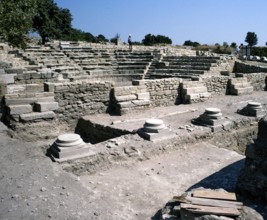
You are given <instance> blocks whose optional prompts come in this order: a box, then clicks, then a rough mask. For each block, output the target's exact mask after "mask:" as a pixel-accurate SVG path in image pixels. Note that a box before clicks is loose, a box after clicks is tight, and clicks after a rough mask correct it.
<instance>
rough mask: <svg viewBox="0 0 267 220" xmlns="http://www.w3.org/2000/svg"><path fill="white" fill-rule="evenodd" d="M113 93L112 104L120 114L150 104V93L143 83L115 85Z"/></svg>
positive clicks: (146, 106)
mask: <svg viewBox="0 0 267 220" xmlns="http://www.w3.org/2000/svg"><path fill="white" fill-rule="evenodd" d="M111 94H112V97H111V106H112V108H113V112H114V113H115V114H118V115H123V114H126V113H128V112H133V111H136V110H141V109H145V108H148V107H149V106H150V95H149V93H148V92H147V90H146V86H143V85H139V86H121V87H114V88H113V89H112V93H111Z"/></svg>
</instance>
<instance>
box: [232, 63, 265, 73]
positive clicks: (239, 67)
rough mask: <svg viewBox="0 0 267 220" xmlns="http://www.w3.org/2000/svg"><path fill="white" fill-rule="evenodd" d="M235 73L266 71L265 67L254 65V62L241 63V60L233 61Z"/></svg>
mask: <svg viewBox="0 0 267 220" xmlns="http://www.w3.org/2000/svg"><path fill="white" fill-rule="evenodd" d="M233 72H235V73H260V72H266V73H267V67H264V66H260V65H255V64H253V65H252V64H248V63H241V62H235V66H234V70H233Z"/></svg>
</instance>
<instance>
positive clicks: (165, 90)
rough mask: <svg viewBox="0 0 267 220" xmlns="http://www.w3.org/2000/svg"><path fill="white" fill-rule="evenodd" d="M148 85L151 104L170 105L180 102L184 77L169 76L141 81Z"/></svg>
mask: <svg viewBox="0 0 267 220" xmlns="http://www.w3.org/2000/svg"><path fill="white" fill-rule="evenodd" d="M139 82H140V83H143V84H144V85H145V86H146V87H147V92H149V94H150V101H151V106H153V107H155V106H170V105H175V103H177V102H178V97H179V84H180V82H182V79H177V78H169V79H157V80H144V81H139Z"/></svg>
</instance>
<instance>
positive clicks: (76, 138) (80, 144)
mask: <svg viewBox="0 0 267 220" xmlns="http://www.w3.org/2000/svg"><path fill="white" fill-rule="evenodd" d="M88 147H89V146H88V145H87V144H86V143H85V142H84V141H83V140H82V139H81V137H80V135H78V134H62V135H59V136H58V138H57V140H56V141H55V142H54V143H53V144H52V145H51V147H50V148H49V150H48V151H49V152H50V156H52V157H53V158H57V159H66V158H71V157H77V156H79V155H82V154H86V153H88V152H89V148H88ZM55 160H56V159H55Z"/></svg>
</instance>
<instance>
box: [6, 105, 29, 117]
mask: <svg viewBox="0 0 267 220" xmlns="http://www.w3.org/2000/svg"><path fill="white" fill-rule="evenodd" d="M7 108H8V113H9V114H10V115H21V114H26V113H30V112H32V106H31V105H29V104H28V105H9V106H8V107H7Z"/></svg>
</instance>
